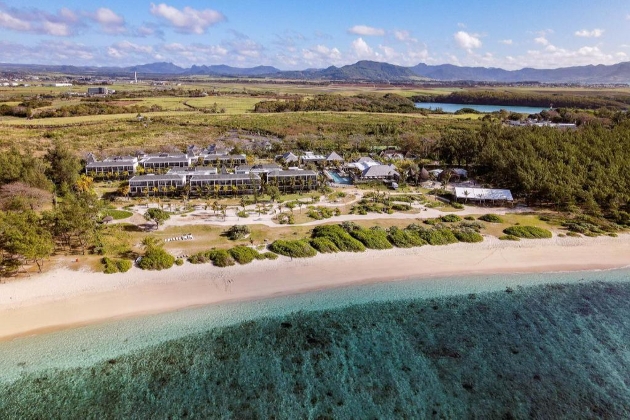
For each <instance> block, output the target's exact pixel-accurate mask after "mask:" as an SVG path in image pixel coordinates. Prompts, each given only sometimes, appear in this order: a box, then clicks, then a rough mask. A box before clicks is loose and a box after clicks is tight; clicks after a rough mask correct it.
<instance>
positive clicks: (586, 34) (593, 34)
mask: <svg viewBox="0 0 630 420" xmlns="http://www.w3.org/2000/svg"><path fill="white" fill-rule="evenodd" d="M603 34H604V30H603V29H593V30H592V31H589V30H586V29H583V30H581V31H576V32H575V34H574V35H575V36H579V37H583V38H599V37H600V36H602V35H603Z"/></svg>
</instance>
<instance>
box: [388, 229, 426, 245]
mask: <svg viewBox="0 0 630 420" xmlns="http://www.w3.org/2000/svg"><path fill="white" fill-rule="evenodd" d="M388 233H389V234H388V235H387V239H388V240H389V242H391V244H392V245H394V246H395V247H397V248H412V247H416V246H422V245H426V244H427V242H426V241H425V240H423V239H422V238H420V236H419V235H418V233H417V232H416V231H415V230H411V229H399V228H397V227H396V226H392V227H390V228H389V232H388Z"/></svg>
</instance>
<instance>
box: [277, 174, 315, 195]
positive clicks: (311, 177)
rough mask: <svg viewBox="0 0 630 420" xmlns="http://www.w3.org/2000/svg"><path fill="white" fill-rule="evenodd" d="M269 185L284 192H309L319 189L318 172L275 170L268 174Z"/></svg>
mask: <svg viewBox="0 0 630 420" xmlns="http://www.w3.org/2000/svg"><path fill="white" fill-rule="evenodd" d="M267 184H269V185H274V186H276V187H278V189H279V190H280V191H282V192H287V191H289V192H294V191H309V190H313V189H316V188H317V172H315V171H307V170H300V169H297V170H296V169H292V170H288V171H283V170H275V171H271V172H269V173H267Z"/></svg>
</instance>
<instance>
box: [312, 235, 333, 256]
mask: <svg viewBox="0 0 630 420" xmlns="http://www.w3.org/2000/svg"><path fill="white" fill-rule="evenodd" d="M311 246H312V247H313V248H315V249H316V250H317V251H318V252H321V253H322V254H328V253H333V252H339V248H337V245H335V243H334V242H333V241H331V240H330V239H329V238H314V239H311Z"/></svg>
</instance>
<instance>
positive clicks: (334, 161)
mask: <svg viewBox="0 0 630 420" xmlns="http://www.w3.org/2000/svg"><path fill="white" fill-rule="evenodd" d="M344 162H345V161H344V159H343V158H342V157H341V156H339V155H338V154H337V152H331V153H330V154H329V155H328V156H326V164H328V165H341V164H343V163H344Z"/></svg>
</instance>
